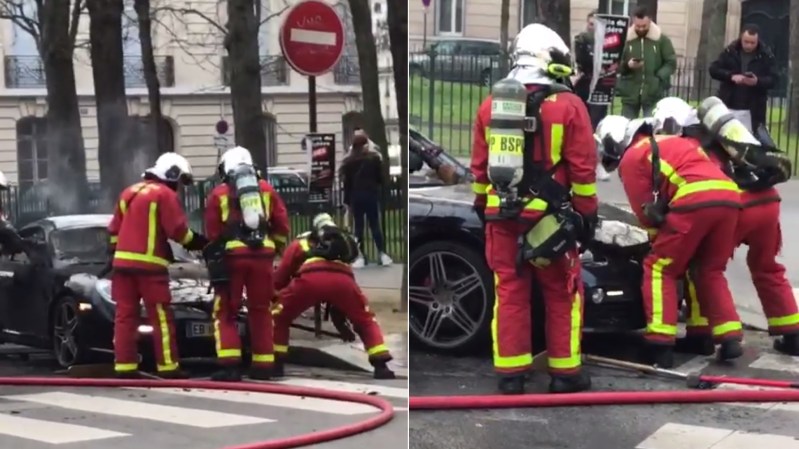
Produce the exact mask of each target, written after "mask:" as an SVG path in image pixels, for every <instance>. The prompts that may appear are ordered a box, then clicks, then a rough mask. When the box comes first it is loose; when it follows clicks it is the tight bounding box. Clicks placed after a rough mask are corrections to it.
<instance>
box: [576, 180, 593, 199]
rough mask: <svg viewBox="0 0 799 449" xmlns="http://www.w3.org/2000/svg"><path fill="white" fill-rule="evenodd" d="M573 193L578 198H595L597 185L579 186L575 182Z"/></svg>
mask: <svg viewBox="0 0 799 449" xmlns="http://www.w3.org/2000/svg"><path fill="white" fill-rule="evenodd" d="M572 193H573V194H575V195H577V196H594V195H596V183H593V182H592V183H590V184H577V183H575V182H573V183H572Z"/></svg>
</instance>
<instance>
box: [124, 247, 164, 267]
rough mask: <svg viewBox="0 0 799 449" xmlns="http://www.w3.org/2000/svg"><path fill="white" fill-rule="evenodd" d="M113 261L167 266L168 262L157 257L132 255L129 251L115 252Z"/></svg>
mask: <svg viewBox="0 0 799 449" xmlns="http://www.w3.org/2000/svg"><path fill="white" fill-rule="evenodd" d="M114 259H120V260H130V261H133V262H146V263H151V264H154V265H163V266H165V267H167V266H169V261H168V260H166V259H164V258H162V257H157V256H148V255H147V254H139V253H132V252H130V251H117V252H115V253H114Z"/></svg>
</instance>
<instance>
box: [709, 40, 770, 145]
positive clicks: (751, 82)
mask: <svg viewBox="0 0 799 449" xmlns="http://www.w3.org/2000/svg"><path fill="white" fill-rule="evenodd" d="M759 35H760V29H759V28H758V26H757V25H746V26H744V27H743V31H742V32H741V36H740V37H739V38H738V39H736V40H734V41H733V42H732V43H731V44H730V45H729V46H727V48H725V49H724V51H722V52H721V54H720V55H719V57H718V58H717V59H716V60H715V61H713V63H712V64H711V65H710V76H711V77H712V78H713V79H715V80H717V81H719V82H720V83H721V84H720V85H719V91H718V94H717V96H718V97H719V98H720V99H721V101H723V102H724V104H725V105H726V106H727V107H728V108H730V109H733V110H745V111H749V113H750V114H751V116H752V130H753V131H754V130H756V129H757V128H758V126H760V125H765V123H766V110H767V108H768V91H769V89H772V88H773V87H774V85H775V84H776V76H775V75H774V72H775V64H776V60H775V58H774V54H773V53H772V52H771V49H770V48H769V47H768V46H767V45H766V44H765V43H764V42H762V41H761V40H760V36H759Z"/></svg>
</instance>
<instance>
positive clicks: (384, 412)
mask: <svg viewBox="0 0 799 449" xmlns="http://www.w3.org/2000/svg"><path fill="white" fill-rule="evenodd" d="M0 385H11V386H21V387H36V386H46V387H127V388H191V389H207V390H228V391H247V392H252V393H273V394H284V395H289V396H305V397H312V398H321V399H330V400H334V401H344V402H355V403H360V404H366V405H371V406H372V407H375V408H377V409H379V410H380V413H378V414H377V415H375V416H372V417H370V418H367V419H365V420H363V421H360V422H357V423H353V424H347V425H344V426H341V427H335V428H332V429H328V430H321V431H318V432H313V433H308V434H305V435H298V436H292V437H287V438H280V439H276V440H269V441H262V442H258V443H250V444H241V445H237V446H228V447H225V448H222V449H281V448H291V447H303V446H309V445H312V444H319V443H323V442H326V441H332V440H337V439H340V438H346V437H350V436H353V435H357V434H359V433H364V432H367V431H369V430H373V429H376V428H378V427H380V426H382V425H384V424H386V423H388V422H389V421H391V419H392V418H393V417H394V407H392V405H391V403H390V402H388V401H386V400H385V399H382V398H379V397H375V396H370V395H366V394H360V393H347V392H342V391H335V390H324V389H321V388H306V387H294V386H287V385H279V384H277V383H249V382H236V383H232V382H212V381H197V380H120V379H64V378H50V377H0ZM797 393H799V392H797Z"/></svg>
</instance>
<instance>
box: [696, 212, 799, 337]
mask: <svg viewBox="0 0 799 449" xmlns="http://www.w3.org/2000/svg"><path fill="white" fill-rule="evenodd" d="M735 241H736V242H737V244H739V245H740V244H746V245H748V246H749V251H748V252H747V253H746V264H747V265H748V266H749V272H750V273H751V274H752V281H753V283H754V284H755V289H756V290H757V296H758V298H759V299H760V304H761V305H762V306H763V311H764V312H765V314H766V318H767V320H768V330H769V334H771V335H785V334H792V333H796V332H799V309H798V308H797V305H796V298H795V297H794V294H793V289H792V288H791V284H790V283H789V282H788V279H787V278H786V277H785V267H784V266H783V265H782V264H781V263H779V262H777V254H778V253H779V251H780V249H781V246H782V230H781V228H780V203H778V202H773V203H766V204H761V205H758V206H752V207H747V208H745V209H743V210H742V211H741V212H740V213H739V216H738V227H737V229H736V232H735ZM688 305H689V311H690V313H689V315H688V318H687V320H686V321H687V332H688V333H689V334H690V335H707V334H708V333H709V332H710V329H709V328H708V322H707V319H706V318H705V317H703V316H702V310H703V309H702V307H701V305H700V303H699V302H698V298H697V291H696V288H695V286H694V285H693V284H692V283H691V282H689V284H688Z"/></svg>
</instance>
